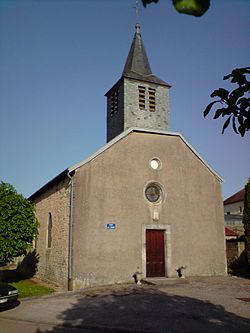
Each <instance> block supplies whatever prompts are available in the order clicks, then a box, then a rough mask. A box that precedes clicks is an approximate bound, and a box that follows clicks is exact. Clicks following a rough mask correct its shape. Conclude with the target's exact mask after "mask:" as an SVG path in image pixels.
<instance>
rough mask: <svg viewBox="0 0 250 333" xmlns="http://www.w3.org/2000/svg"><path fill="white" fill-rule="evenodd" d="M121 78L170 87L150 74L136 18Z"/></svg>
mask: <svg viewBox="0 0 250 333" xmlns="http://www.w3.org/2000/svg"><path fill="white" fill-rule="evenodd" d="M122 77H128V78H132V79H136V80H142V81H148V82H152V83H156V84H161V85H165V86H168V87H170V85H169V84H168V83H166V82H165V81H163V80H161V79H159V78H158V77H157V76H155V75H153V74H152V71H151V68H150V65H149V61H148V57H147V53H146V49H145V47H144V44H143V41H142V37H141V28H140V24H139V20H138V16H137V22H136V26H135V34H134V38H133V41H132V44H131V47H130V50H129V54H128V57H127V60H126V63H125V66H124V69H123V72H122Z"/></svg>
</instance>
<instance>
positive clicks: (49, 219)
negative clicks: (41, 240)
mask: <svg viewBox="0 0 250 333" xmlns="http://www.w3.org/2000/svg"><path fill="white" fill-rule="evenodd" d="M51 244H52V214H51V213H49V214H48V230H47V248H48V249H50V248H51Z"/></svg>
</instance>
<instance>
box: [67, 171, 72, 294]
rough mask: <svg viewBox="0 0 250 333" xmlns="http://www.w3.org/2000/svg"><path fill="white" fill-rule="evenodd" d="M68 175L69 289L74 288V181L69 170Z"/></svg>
mask: <svg viewBox="0 0 250 333" xmlns="http://www.w3.org/2000/svg"><path fill="white" fill-rule="evenodd" d="M67 176H68V177H69V179H70V182H69V185H70V204H69V248H68V290H69V291H71V290H73V278H72V261H73V260H72V259H73V258H72V257H73V256H72V247H73V204H74V181H73V177H71V176H70V173H69V171H68V172H67Z"/></svg>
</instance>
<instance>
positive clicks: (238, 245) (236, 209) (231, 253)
mask: <svg viewBox="0 0 250 333" xmlns="http://www.w3.org/2000/svg"><path fill="white" fill-rule="evenodd" d="M244 195H245V189H244V188H243V189H241V190H240V191H238V192H236V193H235V194H233V195H231V196H230V197H229V198H227V199H226V200H224V202H223V204H224V218H225V236H226V249H227V262H228V265H229V266H230V265H231V264H232V263H233V262H234V261H235V260H237V259H238V258H239V257H240V256H241V254H242V253H243V251H244V250H245V241H244V226H243V223H242V218H243V210H244Z"/></svg>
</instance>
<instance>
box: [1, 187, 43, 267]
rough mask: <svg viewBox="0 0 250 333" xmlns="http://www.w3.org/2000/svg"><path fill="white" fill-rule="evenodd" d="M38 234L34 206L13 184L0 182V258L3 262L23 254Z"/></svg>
mask: <svg viewBox="0 0 250 333" xmlns="http://www.w3.org/2000/svg"><path fill="white" fill-rule="evenodd" d="M37 234H38V221H37V219H36V217H35V208H34V206H33V205H32V204H31V203H30V202H29V200H27V199H25V198H24V197H23V196H22V195H21V194H18V193H17V192H16V190H15V189H14V187H13V186H11V185H10V184H7V183H3V182H1V183H0V258H1V260H3V261H5V262H10V261H13V259H14V258H16V257H18V256H21V255H25V254H26V253H27V249H29V248H30V247H31V244H32V241H33V239H34V238H35V237H36V235H37Z"/></svg>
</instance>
